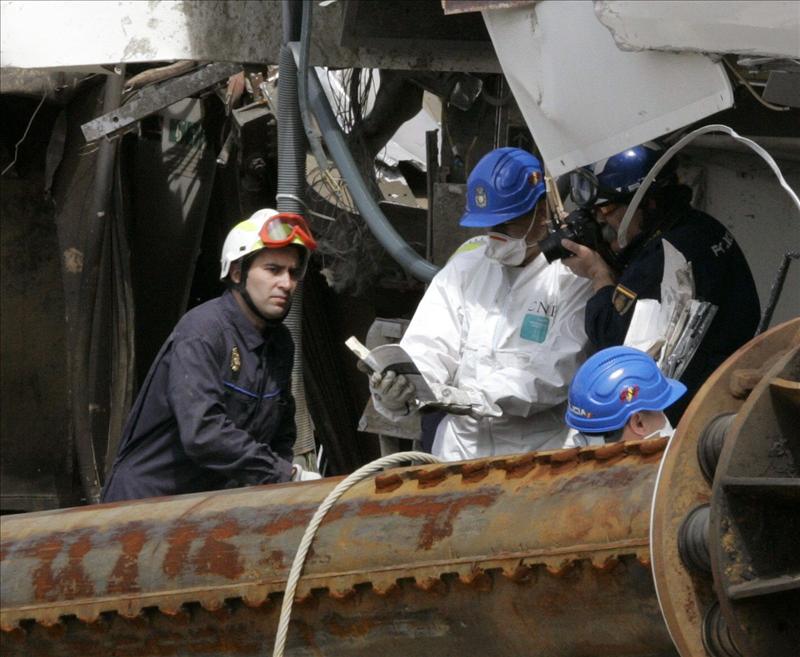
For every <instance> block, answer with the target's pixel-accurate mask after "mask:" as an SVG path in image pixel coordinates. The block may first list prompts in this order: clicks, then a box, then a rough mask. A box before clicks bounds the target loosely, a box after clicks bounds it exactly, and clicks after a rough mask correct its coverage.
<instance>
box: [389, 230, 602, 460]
mask: <svg viewBox="0 0 800 657" xmlns="http://www.w3.org/2000/svg"><path fill="white" fill-rule="evenodd" d="M486 239H487V238H486V236H485V235H482V236H479V237H475V238H473V239H471V240H469V241H468V242H466V243H465V244H464V245H463V246H462V247H461V248H459V250H458V251H456V253H455V255H454V256H453V257H452V258H451V259H450V261H449V262H448V263H447V265H445V267H443V268H442V270H441V271H440V272H439V273H438V274H437V275H436V276H435V277H434V279H433V281H432V282H431V284H430V286H429V287H428V290H427V291H426V292H425V296H424V297H423V299H422V301H421V302H420V304H419V306H418V308H417V310H416V312H415V313H414V318H413V319H412V320H411V323H410V324H409V326H408V329H407V330H406V332H405V335H404V336H403V338H402V340H401V342H400V344H401V345H402V346H403V348H404V349H405V350H406V351H407V352H408V354H409V355H410V356H411V358H412V359H413V360H414V363H415V364H416V365H417V367H418V368H419V370H420V372H421V373H422V375H423V376H424V377H425V379H426V381H427V382H428V383H429V384H430V385H431V388H433V389H434V390H435V389H436V388H437V387H438V386H437V384H440V385H449V386H453V387H455V388H458V389H459V390H461V391H463V392H466V393H467V394H468V395H469V398H470V401H471V402H472V403H473V404H475V405H476V406H477V410H478V413H481V414H484V415H487V417H481V418H480V419H475V418H474V417H471V416H469V415H446V416H445V417H444V419H443V420H442V421H441V422H440V424H439V426H438V428H437V431H436V437H435V439H434V443H433V450H432V451H433V454H434V455H435V456H437V457H439V458H441V459H443V460H446V461H456V460H464V459H472V458H478V457H482V456H492V455H496V454H512V453H519V452H529V451H534V450H539V449H558V448H560V447H561V446H562V444H563V443H564V439H565V438H566V435H567V427H566V425H565V424H564V411H565V403H566V398H567V389H568V386H569V382H570V381H571V380H572V376H573V375H574V374H575V371H576V370H577V369H578V366H579V365H580V364H581V362H583V360H584V358H585V353H584V350H585V347H586V344H587V338H586V334H585V331H584V308H585V306H586V302H587V300H588V299H589V297H590V296H591V294H592V288H591V284H590V282H589V281H588V280H587V279H583V278H579V277H577V276H575V275H574V274H573V273H572V272H571V271H570V270H569V269H567V268H566V267H565V266H564V265H563V264H562V263H561V261H560V260H559V261H556V262H554V263H552V264H550V265H548V264H547V261H546V260H545V257H544V256H543V255H541V254H540V255H539V256H537V257H536V258H535V259H534V260H533V261H532V262H530V263H528V264H527V265H526V266H525V267H507V266H503V265H501V264H500V263H498V262H497V261H495V260H491V259H489V258H487V257H486V256H485V255H484V250H485V243H486ZM375 406H376V408H377V409H378V410H379V411H380V412H381V413H383V414H384V415H385V416H386V417H388V418H389V419H397V418H398V417H400V416H401V415H402V414H398V413H393V412H391V411H388V410H387V409H385V407H383V405H382V404H380V403H379V402H376V403H375ZM492 416H496V417H492Z"/></svg>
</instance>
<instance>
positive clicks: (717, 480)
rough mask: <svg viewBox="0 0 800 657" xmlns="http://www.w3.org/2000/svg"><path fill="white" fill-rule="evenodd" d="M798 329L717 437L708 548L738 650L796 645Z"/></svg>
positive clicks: (785, 649)
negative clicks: (718, 447) (725, 430)
mask: <svg viewBox="0 0 800 657" xmlns="http://www.w3.org/2000/svg"><path fill="white" fill-rule="evenodd" d="M799 419H800V330H798V331H797V333H796V335H795V340H794V346H793V348H792V349H790V350H789V352H788V353H787V354H786V355H785V356H784V357H783V358H781V359H780V360H779V361H778V362H777V363H776V364H775V366H774V367H773V368H772V369H771V370H769V371H768V372H766V373H765V376H764V378H763V380H762V381H761V382H760V383H759V384H758V385H757V386H756V387H755V388H754V389H753V391H752V392H751V393H750V396H749V397H748V399H747V402H746V403H745V404H744V406H742V408H741V409H740V411H739V412H738V413H737V416H736V421H735V422H734V423H733V425H732V426H731V428H730V431H729V432H728V435H727V436H726V438H725V443H724V447H723V449H722V452H721V455H720V459H719V463H718V467H717V469H716V476H715V477H714V486H713V489H712V494H711V518H710V526H709V552H710V556H711V565H712V570H713V574H714V582H715V589H716V591H717V594H718V596H719V605H720V610H721V613H722V617H723V618H724V619H725V622H726V625H727V628H728V629H729V632H730V637H731V640H732V642H733V643H735V645H736V647H737V648H738V649H739V651H740V652H741V653H742V654H743V655H769V656H770V657H797V654H798V651H800V624H799V623H798V619H800V513H798V508H800V430H798V427H799V426H800V422H798V420H799Z"/></svg>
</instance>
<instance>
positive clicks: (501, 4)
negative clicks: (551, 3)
mask: <svg viewBox="0 0 800 657" xmlns="http://www.w3.org/2000/svg"><path fill="white" fill-rule="evenodd" d="M536 2H538V0H442V10H443V11H444V13H445V15H448V16H449V15H451V14H466V13H468V12H471V11H484V10H485V9H508V8H510V7H522V6H530V5H533V4H535V3H536Z"/></svg>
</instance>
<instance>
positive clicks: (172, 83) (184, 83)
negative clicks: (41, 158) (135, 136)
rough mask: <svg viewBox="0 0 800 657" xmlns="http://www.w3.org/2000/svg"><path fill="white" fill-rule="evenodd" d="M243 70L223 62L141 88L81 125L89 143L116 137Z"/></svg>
mask: <svg viewBox="0 0 800 657" xmlns="http://www.w3.org/2000/svg"><path fill="white" fill-rule="evenodd" d="M241 70H242V65H241V64H235V63H229V62H220V63H215V64H209V65H207V66H203V67H202V68H199V69H197V70H196V71H193V72H191V73H187V74H186V75H182V76H181V77H179V78H173V79H171V80H167V81H166V82H162V83H161V84H158V85H155V86H153V87H145V88H144V89H142V90H141V91H140V92H139V94H138V97H137V98H135V99H134V100H132V101H130V102H129V103H126V104H125V105H123V106H122V107H120V108H119V109H116V110H114V111H113V112H109V113H107V114H103V115H102V116H98V117H97V118H96V119H92V120H91V121H89V122H88V123H84V124H83V125H82V126H81V130H83V136H84V137H85V138H86V141H87V142H90V141H94V140H96V139H100V138H101V137H114V136H116V135H119V134H121V133H123V132H124V131H126V130H127V129H128V128H130V127H131V126H132V125H133V124H134V123H136V122H137V121H140V120H142V119H143V118H145V117H146V116H150V115H151V114H154V113H155V112H158V111H160V110H162V109H164V108H166V107H169V106H170V105H172V104H173V103H176V102H178V101H179V100H182V99H184V98H187V97H188V96H192V95H194V94H196V93H199V92H201V91H203V90H205V89H208V88H209V87H211V86H213V85H215V84H217V82H220V81H222V80H226V79H228V78H229V77H230V76H231V75H234V74H236V73H238V72H239V71H241Z"/></svg>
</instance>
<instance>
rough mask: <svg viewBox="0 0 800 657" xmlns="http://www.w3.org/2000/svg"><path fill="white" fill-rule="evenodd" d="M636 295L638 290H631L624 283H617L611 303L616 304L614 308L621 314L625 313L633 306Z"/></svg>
mask: <svg viewBox="0 0 800 657" xmlns="http://www.w3.org/2000/svg"><path fill="white" fill-rule="evenodd" d="M636 296H637V295H636V292H634V291H632V290H629V289H628V288H627V287H625V286H624V285H617V287H615V288H614V294H612V295H611V303H613V304H614V310H616V311H617V313H619V314H620V315H624V314H625V313H627V312H628V311H629V310H630V309H631V308H632V307H633V304H634V302H635V301H636Z"/></svg>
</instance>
